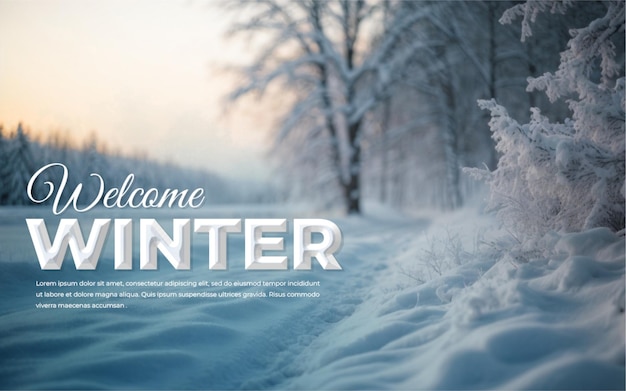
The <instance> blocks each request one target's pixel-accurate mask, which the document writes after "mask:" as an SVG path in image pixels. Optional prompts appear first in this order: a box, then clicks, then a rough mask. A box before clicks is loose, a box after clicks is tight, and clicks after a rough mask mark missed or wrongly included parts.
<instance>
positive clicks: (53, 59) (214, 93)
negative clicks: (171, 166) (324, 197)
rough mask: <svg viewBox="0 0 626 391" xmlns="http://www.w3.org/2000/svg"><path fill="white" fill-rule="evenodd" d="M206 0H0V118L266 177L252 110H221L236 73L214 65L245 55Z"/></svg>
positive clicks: (258, 114)
mask: <svg viewBox="0 0 626 391" xmlns="http://www.w3.org/2000/svg"><path fill="white" fill-rule="evenodd" d="M216 3H217V2H215V1H204V2H199V1H191V0H168V1H162V0H161V1H159V0H156V1H155V0H123V1H122V0H107V1H105V0H97V1H96V0H0V123H2V124H4V126H5V128H9V129H11V128H15V126H17V123H18V122H20V121H21V122H23V123H24V124H25V125H27V126H29V127H30V128H31V129H33V130H34V131H39V132H42V133H44V135H45V133H46V132H50V131H52V130H61V131H67V132H69V133H70V134H71V135H72V137H74V138H76V139H78V140H84V139H85V138H86V137H87V136H88V135H89V134H90V133H94V132H95V133H96V134H97V136H98V138H99V139H101V140H104V141H106V144H107V145H108V147H110V148H113V149H120V150H121V151H122V152H125V153H135V152H142V153H147V155H148V156H149V157H151V158H157V159H159V160H162V161H169V162H175V163H179V164H182V165H186V166H190V167H196V168H198V167H199V168H206V169H210V170H212V171H215V172H218V173H220V174H223V175H226V176H230V177H236V178H239V179H267V177H268V175H269V174H268V173H269V169H268V164H267V163H266V161H265V156H266V152H265V151H266V149H267V145H268V144H269V143H268V140H269V135H268V129H269V128H270V122H269V120H267V118H265V117H264V116H263V115H262V113H263V110H262V109H261V108H260V107H257V106H255V105H256V104H257V103H256V102H255V101H253V100H249V101H246V103H245V104H239V105H237V106H236V109H230V110H228V111H225V106H226V105H225V104H224V101H225V96H226V94H227V93H228V91H229V90H230V89H232V88H233V86H234V80H236V78H235V76H234V75H233V74H232V73H227V72H225V71H224V69H225V68H226V67H227V66H228V65H229V64H242V63H245V62H246V61H249V60H250V59H251V58H250V55H249V53H250V50H249V48H247V47H246V46H245V45H244V43H243V42H238V41H234V40H226V38H225V37H224V31H225V28H226V26H227V25H228V17H227V15H225V14H224V13H223V11H222V10H220V9H219V8H218V7H217V4H216Z"/></svg>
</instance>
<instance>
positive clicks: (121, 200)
mask: <svg viewBox="0 0 626 391" xmlns="http://www.w3.org/2000/svg"><path fill="white" fill-rule="evenodd" d="M53 167H61V168H62V169H63V176H62V178H61V182H60V183H59V184H58V186H56V187H55V184H54V182H52V181H50V180H45V179H47V178H50V177H53V175H48V173H47V171H49V170H50V169H51V168H53ZM90 176H92V177H94V178H96V179H98V181H99V182H100V185H99V188H98V194H97V195H96V196H95V197H94V199H93V200H90V202H89V203H87V204H86V205H85V206H83V207H80V206H79V205H78V197H79V196H80V193H81V191H82V189H83V184H82V183H79V184H78V185H76V188H75V189H74V191H72V194H71V195H70V196H69V198H68V199H67V201H66V202H65V206H63V207H61V208H60V209H59V204H60V203H61V195H62V194H63V191H64V190H65V186H66V185H67V180H68V169H67V167H66V166H65V165H64V164H62V163H50V164H47V165H45V166H43V167H41V168H40V169H39V170H37V172H36V173H34V174H33V176H32V177H31V178H30V180H29V181H28V186H27V187H26V192H27V193H28V198H29V199H30V200H31V201H32V202H34V203H37V204H41V203H43V202H46V201H48V200H49V199H51V197H53V195H54V198H53V202H52V213H54V214H55V215H59V214H61V213H63V212H64V211H65V210H66V209H67V208H68V207H69V206H70V205H72V206H73V208H74V210H76V211H77V212H86V211H88V210H90V209H92V208H93V207H94V206H96V205H98V204H99V203H100V201H102V204H103V205H104V207H106V208H113V207H117V208H124V207H126V206H128V207H130V208H133V209H134V208H161V207H163V206H164V205H166V204H167V206H169V207H170V208H171V207H172V206H174V205H177V206H178V207H179V208H185V207H187V206H190V207H192V208H198V207H200V206H202V204H203V203H204V199H205V197H204V189H202V188H197V189H195V190H193V191H192V192H191V193H190V194H189V195H188V194H187V193H189V190H188V189H185V190H182V191H180V190H178V189H165V190H164V191H163V192H162V193H160V192H159V190H157V189H155V188H150V189H148V190H145V189H144V188H142V187H137V188H135V189H133V190H132V191H131V186H132V184H133V181H134V179H135V175H134V174H128V176H127V177H126V179H125V180H124V183H122V186H121V187H120V188H119V189H118V188H115V187H113V188H111V189H109V190H107V191H106V192H105V186H104V179H102V176H101V175H100V174H97V173H91V174H90ZM40 177H41V178H42V180H44V184H45V185H47V186H48V194H46V195H45V196H44V197H41V198H39V197H37V196H35V195H34V194H33V186H34V184H35V182H36V181H37V179H39V178H40ZM55 191H56V194H55Z"/></svg>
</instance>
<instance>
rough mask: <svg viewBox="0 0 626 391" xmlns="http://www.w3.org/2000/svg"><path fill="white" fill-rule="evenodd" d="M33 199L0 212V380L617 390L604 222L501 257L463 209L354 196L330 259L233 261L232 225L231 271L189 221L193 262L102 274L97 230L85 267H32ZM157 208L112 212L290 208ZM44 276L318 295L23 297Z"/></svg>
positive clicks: (619, 277)
mask: <svg viewBox="0 0 626 391" xmlns="http://www.w3.org/2000/svg"><path fill="white" fill-rule="evenodd" d="M40 211H43V209H33V208H3V209H0V297H2V301H1V303H2V304H0V388H4V389H7V388H9V389H14V388H46V389H50V388H61V389H69V388H79V389H84V388H126V389H128V388H142V389H155V388H159V389H240V388H246V389H268V388H274V389H394V390H397V389H464V388H471V389H488V388H491V389H573V388H575V389H581V388H582V389H600V388H609V389H623V388H624V376H625V372H624V365H625V363H624V262H625V260H624V252H625V250H624V237H619V236H616V235H615V234H613V233H611V232H609V231H608V230H605V229H595V230H592V231H589V232H586V233H581V234H568V235H563V234H553V235H551V236H549V237H547V238H546V240H545V244H544V246H545V248H546V249H548V250H547V251H544V252H543V253H541V254H540V253H537V254H534V255H533V256H529V255H528V254H523V255H519V254H508V255H507V254H502V252H501V251H500V250H497V248H501V247H503V246H504V247H506V242H503V240H509V239H506V238H505V239H502V237H503V235H504V236H506V235H505V234H504V233H503V232H501V231H500V230H499V229H498V228H497V224H496V223H495V221H493V220H492V219H491V218H490V217H488V216H485V215H481V214H479V213H478V212H476V210H474V209H466V210H463V211H459V212H456V213H453V214H447V215H441V216H439V215H435V214H432V215H427V214H418V215H415V216H406V215H400V214H397V213H394V212H392V211H389V210H384V209H380V208H369V212H368V213H367V214H366V215H365V216H363V217H347V218H335V217H329V218H330V219H331V220H333V221H334V222H336V223H337V225H338V226H339V227H340V228H341V230H342V232H343V238H344V243H343V247H342V249H341V251H340V252H339V253H338V254H337V258H338V260H339V261H340V263H341V264H342V266H343V268H344V270H342V271H324V270H322V269H321V268H319V267H316V268H314V270H312V271H308V272H297V271H292V270H289V271H285V272H263V271H245V270H244V269H243V234H233V235H231V236H230V238H231V239H230V241H229V250H228V251H229V270H228V271H221V272H218V271H210V270H208V267H207V265H206V257H207V241H206V240H201V239H200V236H194V239H193V240H194V241H193V248H192V270H191V271H174V270H173V269H172V268H171V267H169V266H168V265H165V266H162V267H161V268H160V270H158V271H140V270H133V271H114V270H113V268H112V266H111V264H112V261H111V260H110V256H111V248H110V247H111V243H107V246H108V247H107V248H106V249H105V254H104V257H103V259H102V260H101V262H102V263H101V264H100V265H99V267H98V270H96V271H80V272H77V271H75V270H72V269H73V266H72V264H71V263H66V265H65V266H64V268H63V270H61V271H41V270H39V266H38V264H37V261H36V258H35V253H34V250H33V248H32V243H31V242H30V238H29V236H28V232H27V228H26V224H25V222H24V218H26V217H37V215H38V214H42V212H40ZM124 212H125V211H124ZM157 215H158V216H157ZM157 215H155V213H154V212H152V211H149V212H134V213H132V215H131V216H129V215H128V213H126V212H125V213H120V216H124V217H134V218H139V217H157V218H159V219H160V221H162V222H163V226H164V227H165V228H166V230H167V229H170V228H171V225H170V226H168V225H167V221H168V219H171V218H173V217H192V218H200V217H205V218H210V217H241V218H249V217H287V218H291V217H293V216H296V217H299V216H302V215H303V214H302V213H297V212H294V211H293V210H290V211H286V210H285V209H284V208H282V207H257V206H247V207H243V206H238V207H233V208H232V209H230V210H228V209H225V208H220V209H217V208H216V209H210V208H205V209H203V210H196V211H189V212H187V211H182V212H181V211H173V212H169V211H158V212H157ZM88 217H89V219H91V218H95V217H115V216H111V213H110V211H94V212H93V213H90V214H89V216H88ZM316 217H324V216H316ZM47 219H49V221H54V219H58V218H53V217H50V216H48V217H47ZM87 221H88V220H87ZM51 231H52V232H54V231H53V230H51ZM287 237H288V236H287ZM509 238H510V237H509ZM287 242H288V246H287V251H286V253H287V254H289V253H290V251H291V246H290V245H289V240H288V241H287ZM502 243H505V244H504V245H503V244H502ZM496 254H500V255H498V256H496ZM496 258H500V259H499V260H498V259H496ZM68 266H69V267H68ZM54 279H63V280H79V279H91V280H120V281H129V280H153V281H171V280H186V281H201V280H210V281H212V280H231V281H234V280H248V281H253V280H259V279H263V280H282V281H288V280H318V281H320V284H321V287H320V288H317V291H319V292H320V293H321V297H319V298H306V299H304V298H293V299H270V298H248V299H241V298H233V299H219V300H218V299H174V298H173V299H158V300H157V299H133V300H130V299H129V300H126V301H125V302H126V303H128V308H126V309H118V310H80V309H63V310H59V309H57V310H41V309H36V308H35V304H36V303H37V300H38V299H36V298H35V297H34V295H35V292H36V291H37V290H38V288H36V287H35V281H37V280H54ZM184 289H185V288H172V289H170V291H176V290H184ZM212 289H215V290H217V289H218V288H212ZM39 290H40V289H39ZM59 290H60V289H59ZM141 290H142V289H139V288H137V291H141ZM143 290H145V288H144V289H143ZM209 290H210V289H209ZM257 290H258V289H255V288H246V289H242V291H249V292H255V291H257ZM283 290H285V289H283ZM291 290H293V288H291ZM309 290H312V289H309ZM103 301H104V300H103Z"/></svg>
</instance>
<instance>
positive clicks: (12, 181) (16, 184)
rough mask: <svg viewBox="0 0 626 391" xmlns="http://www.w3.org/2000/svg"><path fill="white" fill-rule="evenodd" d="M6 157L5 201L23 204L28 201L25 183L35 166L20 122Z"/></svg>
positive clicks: (28, 141)
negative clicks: (6, 190)
mask: <svg viewBox="0 0 626 391" xmlns="http://www.w3.org/2000/svg"><path fill="white" fill-rule="evenodd" d="M8 151H9V152H8V154H7V156H8V158H7V166H6V174H7V175H8V176H7V177H6V178H5V182H4V184H5V185H7V187H8V189H10V191H8V192H7V193H8V194H6V201H5V202H6V203H7V204H9V205H25V204H28V203H29V202H30V201H29V200H28V196H27V194H26V185H27V184H28V180H29V179H30V176H31V175H32V174H33V172H34V170H35V167H34V162H33V155H32V152H31V147H30V140H29V138H28V136H27V135H26V134H25V133H24V129H23V127H22V124H21V123H20V124H19V125H18V126H17V131H16V134H15V137H14V138H13V139H12V140H11V142H10V144H9V147H8Z"/></svg>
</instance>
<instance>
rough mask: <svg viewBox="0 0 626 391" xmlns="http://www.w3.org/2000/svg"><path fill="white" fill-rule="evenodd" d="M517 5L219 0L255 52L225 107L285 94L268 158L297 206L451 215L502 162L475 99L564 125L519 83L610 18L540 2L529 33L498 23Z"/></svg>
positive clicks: (563, 110)
mask: <svg viewBox="0 0 626 391" xmlns="http://www.w3.org/2000/svg"><path fill="white" fill-rule="evenodd" d="M518 3H519V2H514V1H393V0H389V1H373V0H372V1H370V0H335V1H317V0H298V1H292V0H256V1H249V0H231V1H227V2H226V3H225V7H226V9H229V10H231V11H233V13H236V14H237V15H239V18H238V19H237V20H236V21H235V22H234V23H233V25H232V28H231V33H232V34H233V35H235V36H240V35H246V36H248V37H250V38H251V39H252V42H253V43H254V46H253V48H254V50H255V52H256V53H257V57H256V59H255V60H254V61H253V62H252V63H251V64H250V65H249V66H247V67H244V68H243V69H239V71H241V72H242V74H243V75H245V79H244V82H243V83H242V84H241V85H240V86H239V88H237V89H236V90H235V91H233V93H232V95H231V98H232V99H234V100H236V99H239V98H240V97H242V96H244V95H250V94H252V95H254V94H256V95H257V96H259V97H266V98H267V99H285V105H286V107H287V109H286V111H285V114H284V115H283V116H281V117H280V118H277V119H278V122H279V125H278V126H277V131H276V135H275V145H274V151H275V153H274V154H273V155H274V156H276V159H277V160H278V161H279V162H280V166H281V168H282V171H283V172H284V174H285V176H284V178H285V183H288V184H289V192H290V196H291V197H293V198H302V197H307V198H309V199H312V200H313V201H315V202H317V203H318V204H320V205H321V206H326V207H334V206H337V205H339V206H340V207H341V208H343V209H344V210H345V211H347V212H348V213H359V212H360V210H361V204H362V200H363V199H373V200H378V201H380V202H383V203H387V204H390V205H393V206H396V207H400V208H405V207H414V206H422V207H424V206H426V207H432V206H435V207H439V208H442V209H454V208H458V207H460V206H462V205H463V204H464V202H465V200H466V199H467V197H469V196H470V195H471V193H472V191H473V190H474V189H475V188H476V186H477V185H476V183H475V182H474V181H473V179H471V178H470V177H469V176H468V175H466V174H465V173H464V172H463V167H487V168H488V169H490V170H494V169H495V168H496V166H497V162H498V160H499V159H500V157H501V155H500V154H501V152H500V151H498V150H496V148H495V145H496V141H497V140H494V139H493V138H492V133H491V131H490V128H489V126H488V122H489V112H488V111H485V110H481V108H480V107H479V106H478V104H477V101H478V100H480V99H487V100H489V99H496V100H497V101H498V102H499V103H500V104H502V105H503V106H505V107H507V108H508V109H509V114H510V115H511V117H512V118H515V119H516V120H518V121H520V122H525V121H528V119H529V118H530V115H531V108H539V109H540V110H541V111H542V112H543V113H544V115H545V116H546V117H547V118H549V119H550V120H552V121H564V120H566V118H568V117H569V116H571V113H572V112H571V110H570V108H569V107H568V105H567V102H566V101H565V100H558V101H553V102H551V101H550V99H549V97H548V96H547V95H546V94H544V93H543V92H542V91H539V90H537V89H533V90H528V91H527V86H528V81H527V80H528V78H534V77H538V76H541V75H542V74H544V73H546V72H550V71H554V70H556V69H558V67H559V63H560V58H559V53H560V52H563V51H565V50H566V49H567V43H568V42H569V40H570V39H571V36H570V30H571V29H574V28H577V27H583V26H586V25H587V24H589V23H590V22H591V21H592V20H594V19H596V18H598V17H599V16H601V15H603V13H604V11H605V9H606V4H605V3H603V2H584V1H581V2H573V4H572V5H571V6H568V5H569V3H568V2H562V1H554V2H548V3H544V2H540V4H541V7H542V8H541V11H542V12H536V13H535V14H533V15H531V16H529V17H528V18H527V19H524V23H523V24H521V25H520V24H518V23H503V22H505V20H504V19H502V16H503V14H504V13H505V11H506V10H507V9H510V8H511V7H514V6H516V5H517V4H518ZM551 13H556V14H559V16H558V17H551V15H550V14H551ZM531 19H532V22H531V21H530V20H531ZM528 23H532V24H533V34H532V35H525V36H524V38H525V39H524V40H521V39H520V38H521V37H522V32H523V31H522V30H523V29H525V28H526V24H528ZM255 38H257V39H256V40H255ZM614 38H615V37H612V38H611V39H614ZM617 48H618V49H617V50H618V51H619V52H620V53H622V54H623V48H620V47H619V45H618V46H617ZM276 90H278V91H280V92H279V94H280V96H278V94H276V93H275V91H276ZM287 92H288V93H287ZM284 96H288V97H289V98H281V97H284ZM285 167H289V169H285Z"/></svg>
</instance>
